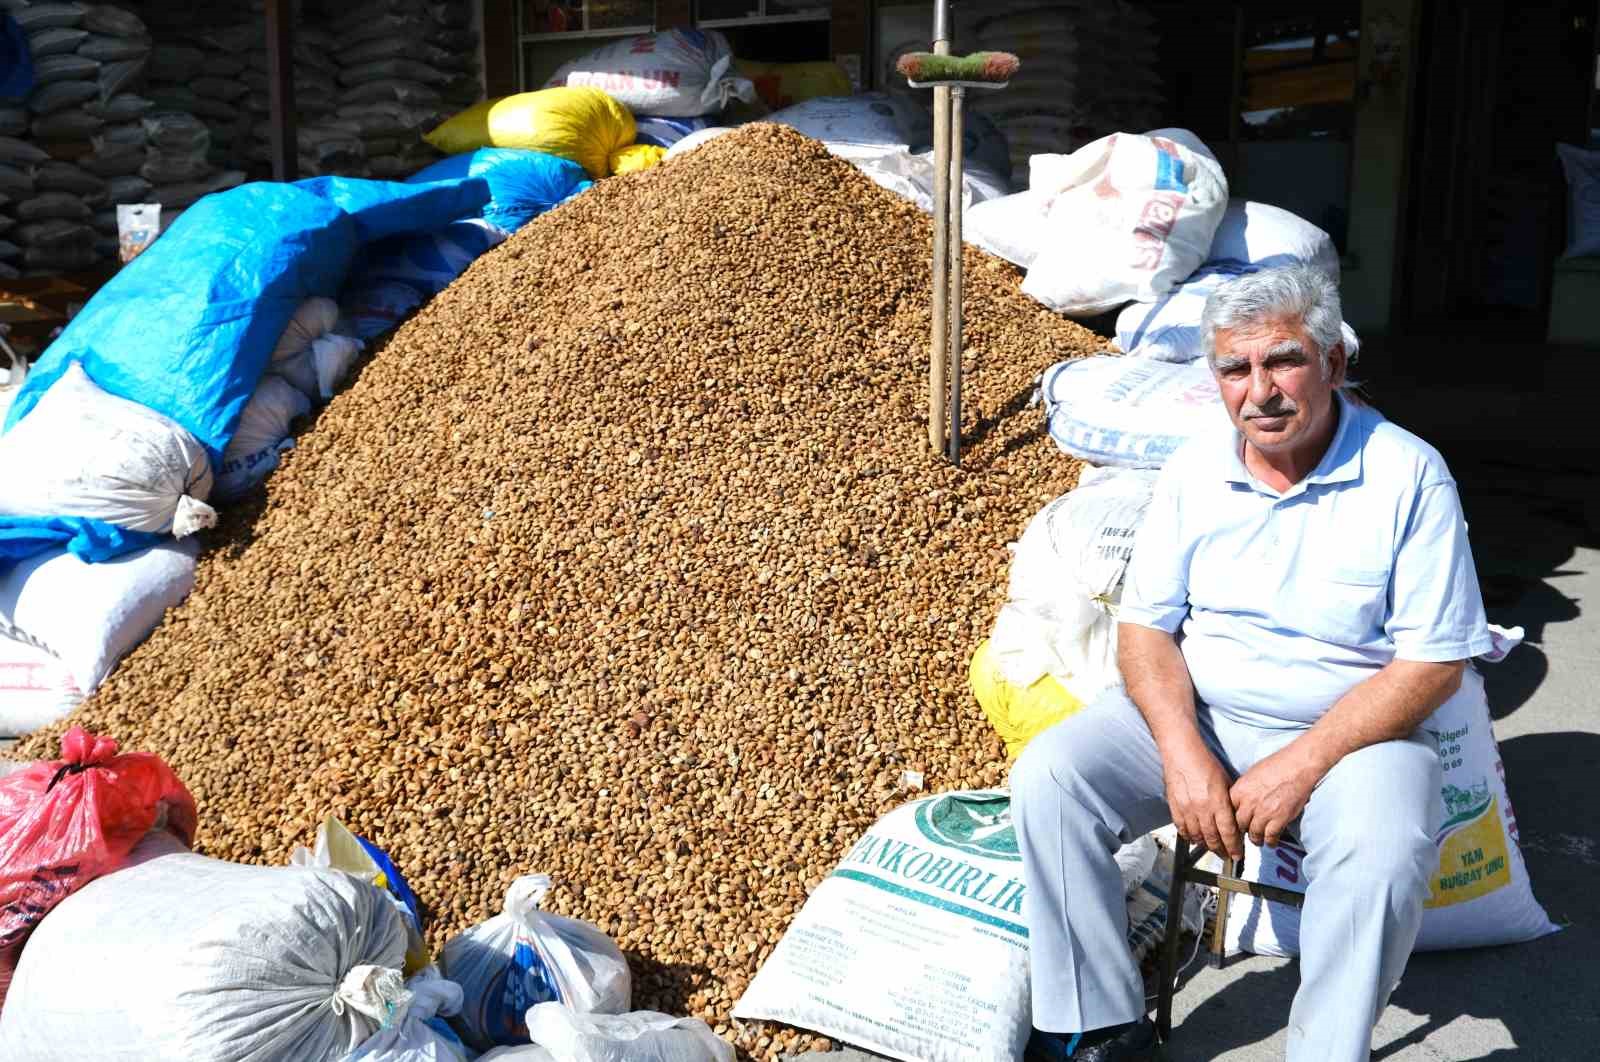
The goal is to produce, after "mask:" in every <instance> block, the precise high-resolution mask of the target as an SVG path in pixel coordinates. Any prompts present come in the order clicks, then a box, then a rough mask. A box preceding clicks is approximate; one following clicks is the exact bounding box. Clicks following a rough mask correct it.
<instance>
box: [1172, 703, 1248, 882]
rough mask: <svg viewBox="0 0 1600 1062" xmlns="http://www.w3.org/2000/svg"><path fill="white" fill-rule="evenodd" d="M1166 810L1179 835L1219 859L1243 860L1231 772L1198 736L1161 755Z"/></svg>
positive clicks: (1242, 844)
mask: <svg viewBox="0 0 1600 1062" xmlns="http://www.w3.org/2000/svg"><path fill="white" fill-rule="evenodd" d="M1162 769H1163V772H1164V773H1165V774H1166V781H1167V807H1168V808H1169V809H1170V810H1171V812H1172V823H1173V825H1174V826H1176V827H1178V833H1179V834H1180V835H1181V836H1182V837H1183V838H1184V840H1186V841H1188V842H1189V843H1191V844H1203V845H1205V846H1206V847H1207V848H1209V849H1210V850H1211V851H1213V852H1215V853H1217V854H1218V855H1220V856H1229V857H1231V858H1233V859H1243V858H1244V843H1243V842H1242V841H1241V840H1240V839H1239V824H1238V822H1237V821H1236V820H1235V818H1234V814H1233V802H1232V801H1231V800H1230V799H1229V795H1228V782H1229V778H1228V772H1227V771H1226V770H1224V769H1223V767H1222V764H1221V763H1220V762H1218V760H1217V758H1216V756H1214V755H1212V753H1211V750H1210V749H1209V748H1207V747H1206V745H1205V742H1203V741H1201V740H1200V739H1199V735H1198V734H1196V735H1195V737H1194V740H1193V741H1186V742H1183V743H1181V744H1179V745H1178V746H1177V747H1175V748H1173V749H1172V750H1170V751H1164V752H1163V755H1162Z"/></svg>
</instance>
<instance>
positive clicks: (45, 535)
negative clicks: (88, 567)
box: [0, 516, 167, 571]
mask: <svg viewBox="0 0 1600 1062" xmlns="http://www.w3.org/2000/svg"><path fill="white" fill-rule="evenodd" d="M166 537H167V536H166V535H157V534H153V533H151V532H149V531H130V530H128V529H127V528H125V527H118V526H117V525H116V524H108V523H106V522H105V521H104V520H91V519H89V518H87V517H82V516H45V517H38V516H8V517H4V518H0V571H5V570H6V569H7V568H9V567H11V565H13V564H15V563H16V562H17V561H20V560H27V559H28V558H29V557H32V556H34V555H35V554H38V553H44V552H46V551H47V550H52V549H62V548H65V549H66V551H67V552H68V553H71V554H72V555H73V556H76V557H79V558H81V559H82V560H84V561H86V562H88V563H90V564H96V563H99V562H100V561H105V560H110V559H111V558H112V557H120V556H122V555H123V554H124V553H132V552H133V551H134V550H139V549H145V548H147V547H150V546H154V545H155V544H156V543H158V542H160V541H162V540H163V539H165V538H166Z"/></svg>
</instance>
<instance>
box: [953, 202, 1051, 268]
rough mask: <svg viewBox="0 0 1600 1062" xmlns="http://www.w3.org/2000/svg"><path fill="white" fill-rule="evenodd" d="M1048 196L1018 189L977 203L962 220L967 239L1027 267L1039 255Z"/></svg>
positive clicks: (964, 237) (964, 234) (962, 228)
mask: <svg viewBox="0 0 1600 1062" xmlns="http://www.w3.org/2000/svg"><path fill="white" fill-rule="evenodd" d="M1044 207H1045V199H1044V197H1043V196H1042V195H1040V194H1039V193H1037V192H1018V193H1016V194H1015V195H1007V196H1001V197H999V198H997V199H990V200H987V201H986V202H982V203H979V204H977V205H976V206H974V207H973V208H972V209H971V210H970V211H969V212H967V214H966V216H965V219H964V220H963V221H962V227H961V235H962V238H963V239H965V240H966V242H968V243H970V244H972V245H974V246H976V247H981V248H983V249H984V250H985V251H988V252H989V253H990V254H992V255H998V256H999V257H1001V258H1004V259H1005V260H1006V261H1008V262H1010V263H1011V264H1012V265H1017V266H1021V267H1022V268H1023V269H1027V268H1028V267H1029V266H1030V265H1032V264H1033V260H1034V259H1035V258H1036V257H1038V254H1039V244H1040V242H1041V241H1040V229H1041V228H1042V227H1043V225H1044V216H1045V209H1044Z"/></svg>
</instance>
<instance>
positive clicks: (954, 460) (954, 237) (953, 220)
mask: <svg viewBox="0 0 1600 1062" xmlns="http://www.w3.org/2000/svg"><path fill="white" fill-rule="evenodd" d="M966 95H967V90H966V89H963V88H952V89H951V90H950V176H949V185H950V188H949V190H948V192H947V194H948V195H949V196H950V220H949V229H950V235H949V236H948V237H947V240H948V241H949V252H950V277H949V281H950V463H951V464H952V465H955V466H956V467H958V468H959V467H960V466H961V324H962V322H961V283H962V278H961V265H962V262H961V255H962V251H963V247H962V243H961V197H962V195H963V194H964V193H965V191H966V187H965V184H966V182H964V181H963V180H962V179H961V170H962V163H963V159H962V156H963V148H964V146H965V145H964V144H963V142H962V139H963V130H962V128H961V126H962V121H961V118H962V115H961V111H962V106H963V104H964V103H965V102H966Z"/></svg>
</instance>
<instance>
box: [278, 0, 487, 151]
mask: <svg viewBox="0 0 1600 1062" xmlns="http://www.w3.org/2000/svg"><path fill="white" fill-rule="evenodd" d="M472 19H473V16H472V5H471V4H469V3H466V2H462V0H456V2H440V0H430V2H422V0H372V2H369V3H365V4H359V5H357V6H355V7H353V8H351V9H350V10H348V11H345V12H341V13H340V14H339V15H338V16H337V17H336V18H335V19H334V20H333V22H332V23H331V24H330V25H329V27H328V28H329V31H330V34H331V37H332V47H331V50H330V51H329V52H326V53H324V54H326V55H328V56H331V57H332V62H333V65H334V73H335V75H336V77H337V85H335V86H330V89H331V91H330V92H329V94H328V96H327V97H326V98H327V99H329V100H333V101H336V107H335V111H334V114H333V115H332V116H331V121H329V122H327V123H318V125H317V126H316V129H315V130H314V131H313V132H314V134H319V133H321V132H326V133H328V134H330V139H331V140H332V141H334V142H336V143H339V144H340V147H339V148H337V149H336V152H335V153H334V154H328V152H327V149H322V148H317V147H315V141H314V140H313V141H311V143H312V144H313V150H316V151H319V152H321V153H323V157H319V158H316V159H313V160H311V161H310V165H311V166H312V167H314V169H312V170H311V172H319V173H320V172H333V171H334V170H335V169H337V168H338V165H339V158H338V157H337V155H342V154H343V153H345V150H346V146H345V144H344V141H346V140H348V139H349V138H352V137H353V138H354V139H355V140H356V141H357V142H359V143H360V145H361V147H360V151H361V154H362V156H363V157H364V167H363V169H362V170H361V172H362V173H364V174H365V175H367V176H371V177H374V178H377V179H379V180H398V179H400V178H402V177H405V176H407V175H409V174H411V173H415V172H416V171H417V170H419V169H421V168H422V167H423V166H426V165H427V164H429V163H430V162H433V161H435V160H436V159H437V158H438V154H437V153H436V152H434V151H433V150H431V149H430V148H429V147H428V146H427V144H426V143H425V142H424V141H423V140H422V134H423V133H425V132H426V131H428V130H430V129H432V128H433V127H434V126H436V125H438V124H439V123H440V122H441V121H443V120H444V119H445V118H446V117H447V116H448V115H450V114H451V113H452V112H453V111H456V110H459V109H460V108H461V107H463V106H465V105H467V104H470V103H472V102H474V101H476V100H477V99H479V98H480V96H481V95H482V92H481V89H480V86H479V82H478V77H477V59H476V55H477V51H478V35H477V32H476V31H475V30H473V29H472ZM307 142H308V141H307V140H306V139H305V138H303V139H302V144H305V143H307ZM341 172H349V171H341Z"/></svg>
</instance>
